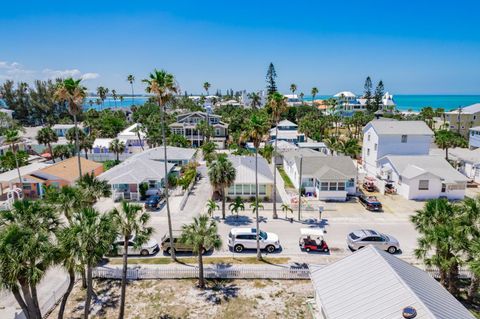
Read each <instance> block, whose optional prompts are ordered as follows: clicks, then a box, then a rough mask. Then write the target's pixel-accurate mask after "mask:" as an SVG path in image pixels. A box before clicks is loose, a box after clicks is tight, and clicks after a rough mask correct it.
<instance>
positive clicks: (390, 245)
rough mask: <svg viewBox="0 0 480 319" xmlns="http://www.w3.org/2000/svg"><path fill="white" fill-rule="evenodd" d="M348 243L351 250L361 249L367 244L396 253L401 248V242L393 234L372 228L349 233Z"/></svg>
mask: <svg viewBox="0 0 480 319" xmlns="http://www.w3.org/2000/svg"><path fill="white" fill-rule="evenodd" d="M347 244H348V247H349V248H350V249H351V250H359V249H362V248H363V247H365V246H367V245H373V246H375V247H377V248H379V249H382V250H385V251H388V252H389V253H390V254H395V253H396V252H397V251H398V250H399V249H400V244H399V242H398V240H397V239H395V238H394V237H393V236H390V235H386V234H382V233H380V232H378V231H375V230H371V229H360V230H355V231H353V232H351V233H350V234H348V236H347Z"/></svg>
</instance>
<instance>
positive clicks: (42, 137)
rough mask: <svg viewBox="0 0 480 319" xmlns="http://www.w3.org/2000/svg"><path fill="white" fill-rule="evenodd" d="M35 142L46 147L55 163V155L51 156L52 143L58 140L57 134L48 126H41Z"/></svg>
mask: <svg viewBox="0 0 480 319" xmlns="http://www.w3.org/2000/svg"><path fill="white" fill-rule="evenodd" d="M37 142H38V143H39V144H43V145H45V146H47V147H48V151H49V152H50V156H51V157H52V160H53V162H54V163H55V156H53V150H52V143H55V142H58V136H57V134H56V133H55V131H54V130H52V129H51V128H50V127H43V128H41V129H40V130H39V131H38V133H37Z"/></svg>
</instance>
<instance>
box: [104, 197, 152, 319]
mask: <svg viewBox="0 0 480 319" xmlns="http://www.w3.org/2000/svg"><path fill="white" fill-rule="evenodd" d="M112 215H113V218H114V221H115V222H116V224H117V226H118V229H119V232H120V235H121V236H122V237H123V271H122V288H121V294H120V311H119V313H118V318H119V319H123V317H124V316H125V296H126V289H127V268H128V242H129V240H130V239H131V238H132V237H133V236H134V237H135V245H138V246H140V245H142V244H144V243H146V242H147V241H148V240H149V239H150V237H151V236H152V233H153V228H152V227H149V226H147V224H148V222H149V220H150V214H149V213H148V212H145V211H143V209H142V206H140V205H136V204H129V203H127V202H125V201H123V202H122V205H121V209H114V210H113V212H112Z"/></svg>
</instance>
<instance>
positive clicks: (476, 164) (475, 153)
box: [430, 147, 480, 183]
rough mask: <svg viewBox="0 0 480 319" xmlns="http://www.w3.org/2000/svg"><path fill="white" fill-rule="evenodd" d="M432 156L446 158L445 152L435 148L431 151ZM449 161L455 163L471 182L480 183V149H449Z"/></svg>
mask: <svg viewBox="0 0 480 319" xmlns="http://www.w3.org/2000/svg"><path fill="white" fill-rule="evenodd" d="M430 155H437V156H445V151H444V150H442V149H435V148H433V149H431V150H430ZM448 160H449V161H450V162H454V166H455V167H457V169H458V171H459V172H460V173H462V174H463V175H465V176H466V177H467V178H468V180H469V181H474V182H476V183H480V148H476V149H474V150H471V149H468V148H460V147H455V148H449V149H448Z"/></svg>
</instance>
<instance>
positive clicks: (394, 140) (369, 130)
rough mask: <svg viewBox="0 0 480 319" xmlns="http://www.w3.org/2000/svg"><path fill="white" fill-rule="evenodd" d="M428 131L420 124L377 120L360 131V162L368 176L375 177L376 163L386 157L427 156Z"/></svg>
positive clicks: (430, 138) (429, 137) (428, 129)
mask: <svg viewBox="0 0 480 319" xmlns="http://www.w3.org/2000/svg"><path fill="white" fill-rule="evenodd" d="M432 140H433V132H432V130H431V129H430V128H429V127H428V126H427V124H425V122H423V121H394V120H386V119H379V120H373V121H371V122H369V123H368V124H367V125H365V127H364V128H363V146H362V163H363V166H364V169H365V171H366V172H367V174H368V175H370V176H376V175H377V174H378V160H379V159H381V158H382V157H384V156H386V155H428V152H429V149H430V144H431V143H432Z"/></svg>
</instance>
